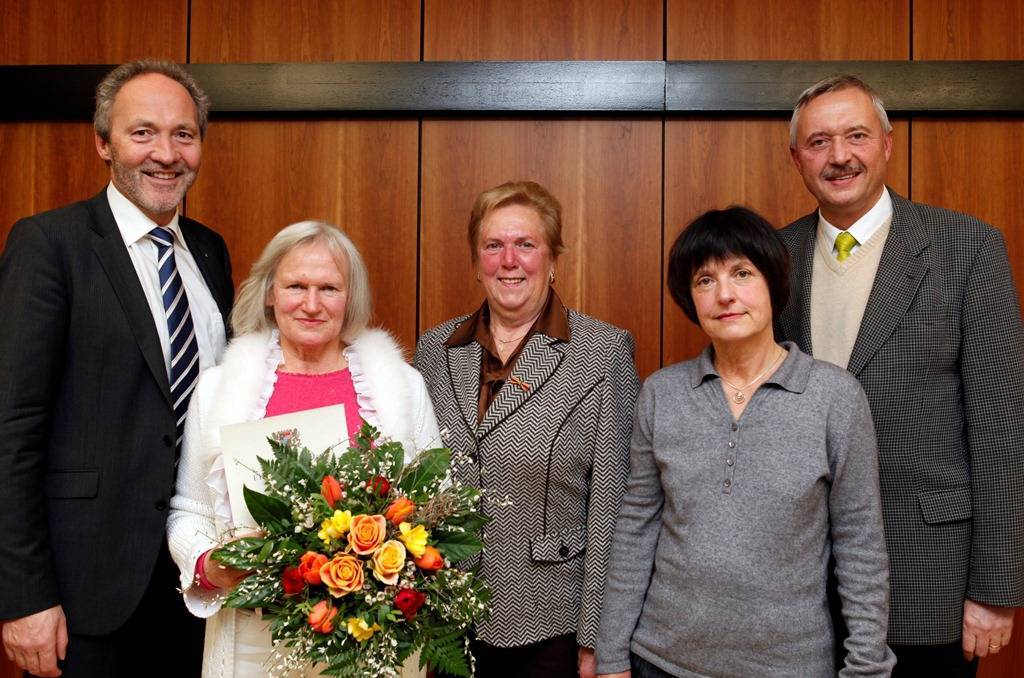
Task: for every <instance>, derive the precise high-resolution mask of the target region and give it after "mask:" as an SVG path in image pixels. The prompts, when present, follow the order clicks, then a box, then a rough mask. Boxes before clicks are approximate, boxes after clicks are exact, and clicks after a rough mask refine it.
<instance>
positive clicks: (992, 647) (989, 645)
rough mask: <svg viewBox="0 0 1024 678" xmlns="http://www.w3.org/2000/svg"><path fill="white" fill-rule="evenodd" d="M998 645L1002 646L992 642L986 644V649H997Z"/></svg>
mask: <svg viewBox="0 0 1024 678" xmlns="http://www.w3.org/2000/svg"><path fill="white" fill-rule="evenodd" d="M1000 647H1002V646H1001V645H993V644H992V643H989V644H988V649H990V650H998V649H999V648H1000Z"/></svg>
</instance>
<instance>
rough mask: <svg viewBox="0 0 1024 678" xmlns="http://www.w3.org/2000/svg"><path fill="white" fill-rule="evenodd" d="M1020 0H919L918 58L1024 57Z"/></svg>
mask: <svg viewBox="0 0 1024 678" xmlns="http://www.w3.org/2000/svg"><path fill="white" fill-rule="evenodd" d="M1022 27H1024V3H1021V2H1020V0H916V2H914V59H933V60H942V59H954V60H958V59H980V60H988V59H1024V31H1022V30H1021V29H1022Z"/></svg>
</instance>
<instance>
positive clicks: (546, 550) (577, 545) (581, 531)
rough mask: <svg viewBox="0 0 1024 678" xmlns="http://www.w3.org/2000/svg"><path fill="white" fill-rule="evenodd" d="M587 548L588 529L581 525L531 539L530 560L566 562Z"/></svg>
mask: <svg viewBox="0 0 1024 678" xmlns="http://www.w3.org/2000/svg"><path fill="white" fill-rule="evenodd" d="M586 550H587V530H586V528H583V527H580V528H577V529H575V530H567V531H565V532H558V533H556V534H546V535H543V536H541V537H533V538H531V539H530V560H532V561H533V562H535V563H564V562H566V561H567V560H572V559H573V558H576V557H577V556H579V555H580V554H582V553H583V552H584V551H586Z"/></svg>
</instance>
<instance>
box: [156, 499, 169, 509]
mask: <svg viewBox="0 0 1024 678" xmlns="http://www.w3.org/2000/svg"><path fill="white" fill-rule="evenodd" d="M153 507H154V508H156V510H157V511H166V510H167V500H166V499H157V500H156V503H155V504H153Z"/></svg>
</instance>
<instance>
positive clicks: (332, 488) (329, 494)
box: [320, 476, 344, 508]
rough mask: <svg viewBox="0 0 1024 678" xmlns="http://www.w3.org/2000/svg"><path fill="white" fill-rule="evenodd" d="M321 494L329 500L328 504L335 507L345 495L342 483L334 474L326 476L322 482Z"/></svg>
mask: <svg viewBox="0 0 1024 678" xmlns="http://www.w3.org/2000/svg"><path fill="white" fill-rule="evenodd" d="M320 494H322V495H323V496H324V499H326V500H327V505H328V506H330V507H331V508H334V505H335V504H337V503H338V500H340V499H341V498H342V496H344V493H343V492H342V491H341V483H339V482H338V479H337V478H335V477H334V476H324V480H323V482H322V483H320Z"/></svg>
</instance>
